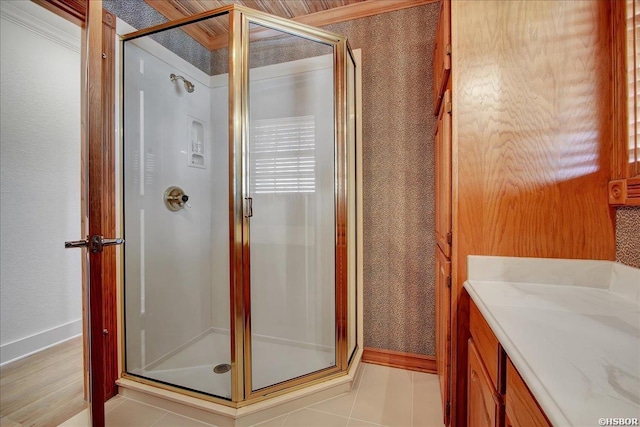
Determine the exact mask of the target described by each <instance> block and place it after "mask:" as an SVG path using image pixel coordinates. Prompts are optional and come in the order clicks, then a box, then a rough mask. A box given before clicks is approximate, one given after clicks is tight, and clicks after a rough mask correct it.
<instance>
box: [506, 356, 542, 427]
mask: <svg viewBox="0 0 640 427" xmlns="http://www.w3.org/2000/svg"><path fill="white" fill-rule="evenodd" d="M504 400H505V409H506V412H507V420H508V425H509V426H513V427H549V426H551V423H549V421H547V417H546V416H545V415H544V412H542V409H540V407H539V406H538V402H536V399H535V398H534V397H533V395H532V394H531V392H530V391H529V388H528V387H527V385H526V384H525V383H524V381H523V380H522V377H520V374H519V373H518V371H517V370H516V368H515V367H514V366H513V364H512V363H511V360H508V359H507V391H506V394H505V398H504Z"/></svg>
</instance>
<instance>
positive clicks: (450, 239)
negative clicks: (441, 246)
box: [447, 232, 453, 244]
mask: <svg viewBox="0 0 640 427" xmlns="http://www.w3.org/2000/svg"><path fill="white" fill-rule="evenodd" d="M451 242H453V235H452V234H451V232H448V233H447V243H448V244H451Z"/></svg>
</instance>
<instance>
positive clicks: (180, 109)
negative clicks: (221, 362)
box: [124, 39, 228, 370]
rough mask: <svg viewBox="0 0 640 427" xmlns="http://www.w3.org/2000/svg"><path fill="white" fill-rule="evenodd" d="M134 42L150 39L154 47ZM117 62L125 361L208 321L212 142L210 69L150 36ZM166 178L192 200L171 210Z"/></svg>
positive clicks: (133, 363) (180, 340) (135, 364)
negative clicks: (196, 128) (199, 133)
mask: <svg viewBox="0 0 640 427" xmlns="http://www.w3.org/2000/svg"><path fill="white" fill-rule="evenodd" d="M140 45H144V46H149V45H151V46H153V48H154V49H153V51H154V55H152V54H151V53H149V52H148V51H147V50H145V49H143V48H141V47H140ZM158 52H160V53H162V55H161V58H162V59H160V58H159V57H158ZM124 61H125V64H124V65H125V73H124V85H125V86H124V88H125V94H126V95H125V103H124V117H125V123H124V125H125V127H124V128H125V135H124V138H125V148H124V162H125V164H124V176H125V179H124V182H125V189H124V190H125V238H126V241H127V246H126V250H125V298H126V339H127V368H128V369H129V370H132V369H136V368H145V367H148V366H149V364H152V363H153V362H157V361H159V360H161V359H162V358H163V356H166V355H168V354H169V353H171V352H173V351H175V350H177V349H180V348H181V347H182V346H184V345H186V344H188V343H189V342H191V341H193V340H194V339H196V338H197V337H199V336H200V335H201V334H203V333H205V332H206V331H208V330H209V328H210V327H211V316H212V295H211V287H212V286H211V283H212V280H213V278H212V270H211V259H212V245H211V241H212V206H213V193H212V191H211V181H212V173H211V171H212V168H211V165H212V163H211V162H212V155H211V153H212V151H213V150H212V147H211V144H210V139H209V138H208V136H209V135H210V120H211V110H210V105H211V92H210V90H209V88H208V87H207V84H205V83H208V76H206V75H205V74H204V73H201V72H200V71H199V70H197V69H196V68H195V67H190V66H189V64H186V63H185V62H184V61H181V60H179V58H177V57H176V56H175V55H174V54H173V53H171V52H169V51H168V50H167V49H165V48H163V47H160V46H159V45H157V43H155V42H152V41H150V40H148V39H147V40H144V39H141V40H140V41H132V42H127V44H126V46H125V55H124ZM178 67H181V68H178ZM172 73H175V74H177V75H183V76H184V77H185V78H186V79H188V80H190V81H191V82H193V83H194V84H195V91H194V92H193V93H187V91H186V90H185V87H184V85H183V84H182V82H181V81H177V82H175V83H172V82H171V81H170V78H169V75H170V74H172ZM203 82H204V83H203ZM193 119H195V120H196V121H197V122H199V123H201V124H202V125H203V128H204V141H203V142H202V143H203V152H204V157H205V159H204V162H205V168H195V167H189V166H188V158H187V154H188V153H189V151H190V150H189V148H190V145H189V144H191V143H192V141H191V132H190V131H191V129H190V127H191V126H190V123H191V122H192V120H193ZM214 157H215V156H214ZM170 186H178V187H181V188H182V189H183V190H184V191H185V193H186V194H187V195H188V196H189V201H188V203H189V205H190V206H191V207H185V208H184V209H181V210H179V211H177V212H172V211H170V210H168V209H167V207H166V206H165V203H164V197H163V196H164V192H165V190H166V189H167V188H168V187H170ZM221 305H228V301H224V302H222V303H221Z"/></svg>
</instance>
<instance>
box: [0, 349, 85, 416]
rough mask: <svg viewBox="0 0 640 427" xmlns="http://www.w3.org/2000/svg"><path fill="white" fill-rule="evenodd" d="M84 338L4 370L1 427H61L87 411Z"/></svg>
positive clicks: (0, 394)
mask: <svg viewBox="0 0 640 427" xmlns="http://www.w3.org/2000/svg"><path fill="white" fill-rule="evenodd" d="M82 369H83V367H82V337H78V338H74V339H72V340H69V341H67V342H64V343H62V344H59V345H57V346H55V347H51V348H48V349H46V350H43V351H41V352H40V353H37V354H34V355H33V356H29V357H26V358H24V359H21V360H18V361H17V362H13V363H10V364H8V365H5V366H3V367H2V368H0V426H1V427H20V426H47V427H48V426H52V427H53V426H57V425H59V424H61V423H62V422H64V421H65V420H67V419H69V418H71V417H72V416H74V415H75V414H77V413H79V412H80V411H82V410H83V409H84V408H86V407H87V403H86V402H85V401H84V392H83V377H82Z"/></svg>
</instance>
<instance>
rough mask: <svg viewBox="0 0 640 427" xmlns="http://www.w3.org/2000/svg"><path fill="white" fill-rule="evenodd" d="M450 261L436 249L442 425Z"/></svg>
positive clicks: (448, 371) (446, 386)
mask: <svg viewBox="0 0 640 427" xmlns="http://www.w3.org/2000/svg"><path fill="white" fill-rule="evenodd" d="M450 280H451V261H449V260H448V259H447V258H446V257H445V256H444V254H443V253H442V251H441V250H440V249H439V248H438V247H436V363H437V366H438V380H439V381H440V396H441V398H442V413H443V414H444V421H443V422H444V424H445V425H448V424H449V416H450V413H449V411H448V410H447V405H448V403H449V402H450V397H449V393H450V391H449V390H450V384H451V288H450V287H449V283H450Z"/></svg>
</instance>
